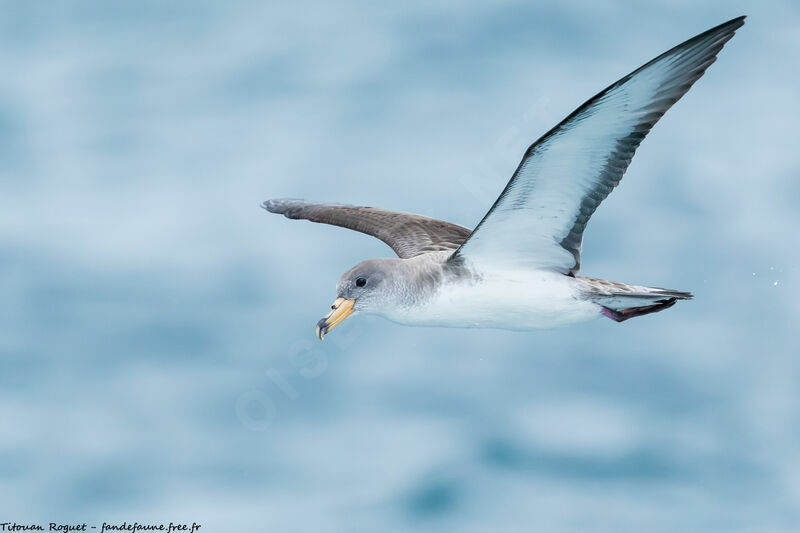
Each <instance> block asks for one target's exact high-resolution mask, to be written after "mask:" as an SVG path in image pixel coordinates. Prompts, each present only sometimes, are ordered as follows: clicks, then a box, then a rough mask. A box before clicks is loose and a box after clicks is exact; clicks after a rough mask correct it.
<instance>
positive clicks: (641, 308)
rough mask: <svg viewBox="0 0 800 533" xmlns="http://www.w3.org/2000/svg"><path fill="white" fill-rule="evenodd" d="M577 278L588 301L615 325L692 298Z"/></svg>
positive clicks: (688, 293)
mask: <svg viewBox="0 0 800 533" xmlns="http://www.w3.org/2000/svg"><path fill="white" fill-rule="evenodd" d="M579 279H580V280H581V281H583V282H584V284H585V288H586V290H587V291H588V293H589V294H588V296H589V299H590V300H592V301H593V302H595V303H597V304H598V305H600V306H602V308H603V309H602V312H603V315H605V316H607V317H608V318H610V319H612V320H615V321H617V322H623V321H625V320H628V319H629V318H634V317H637V316H643V315H649V314H650V313H657V312H659V311H663V310H664V309H669V308H670V307H672V306H673V305H675V302H677V301H678V300H691V299H692V293H690V292H684V291H676V290H672V289H662V288H660V287H644V286H641V285H629V284H627V283H618V282H615V281H606V280H601V279H593V278H579Z"/></svg>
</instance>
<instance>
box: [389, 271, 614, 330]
mask: <svg viewBox="0 0 800 533" xmlns="http://www.w3.org/2000/svg"><path fill="white" fill-rule="evenodd" d="M600 310H601V307H600V306H599V305H597V304H596V303H593V302H590V301H587V300H584V299H582V298H581V295H580V293H579V289H578V284H577V283H576V281H575V279H574V278H571V277H568V276H564V275H563V274H560V273H557V272H551V271H546V270H531V269H525V270H516V271H512V270H507V271H493V272H490V273H484V274H482V276H481V277H480V279H478V280H464V279H459V280H453V281H449V282H445V283H444V284H443V285H442V286H441V287H439V289H438V290H437V291H436V292H435V294H433V295H432V297H431V298H430V299H428V300H427V301H424V302H422V303H420V304H419V305H415V306H412V307H408V308H393V309H387V310H384V311H383V312H381V313H380V314H381V315H383V316H385V317H386V318H388V319H389V320H392V321H394V322H399V323H401V324H409V325H417V326H444V327H461V328H500V329H512V330H528V329H540V328H552V327H556V326H561V325H564V324H570V323H573V322H581V321H584V320H589V319H592V318H595V317H598V316H600Z"/></svg>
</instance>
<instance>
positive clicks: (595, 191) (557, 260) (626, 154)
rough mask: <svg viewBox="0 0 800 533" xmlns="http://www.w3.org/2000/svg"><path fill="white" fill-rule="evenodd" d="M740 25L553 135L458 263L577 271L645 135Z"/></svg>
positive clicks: (642, 71) (645, 75) (595, 101)
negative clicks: (598, 218) (600, 209)
mask: <svg viewBox="0 0 800 533" xmlns="http://www.w3.org/2000/svg"><path fill="white" fill-rule="evenodd" d="M743 24H744V17H739V18H735V19H733V20H731V21H729V22H726V23H724V24H721V25H720V26H717V27H716V28H712V29H710V30H708V31H706V32H705V33H701V34H700V35H698V36H696V37H694V38H692V39H689V40H688V41H686V42H684V43H683V44H680V45H678V46H676V47H675V48H673V49H672V50H669V51H668V52H665V53H664V54H662V55H660V56H658V57H657V58H655V59H653V60H652V61H650V62H649V63H647V64H646V65H644V66H642V67H640V68H638V69H636V70H635V71H633V72H632V73H630V74H628V75H627V76H625V77H624V78H622V79H621V80H619V81H617V82H616V83H614V84H613V85H611V86H610V87H608V88H607V89H605V90H604V91H602V92H600V93H599V94H597V95H596V96H594V97H593V98H591V99H590V100H588V101H587V102H586V103H584V104H583V105H582V106H580V107H579V108H578V109H576V110H575V111H574V112H573V113H572V114H571V115H569V116H568V117H567V118H566V119H564V120H563V121H562V122H561V123H560V124H558V125H557V126H556V127H554V128H553V129H552V130H550V131H549V132H547V133H546V134H545V135H544V136H543V137H542V138H540V139H539V140H538V141H536V142H535V143H534V144H533V145H531V146H530V148H528V150H527V151H526V152H525V156H524V157H523V158H522V162H521V163H520V164H519V166H518V167H517V170H516V172H514V175H513V177H512V178H511V181H509V182H508V185H506V188H505V189H504V190H503V192H502V194H500V197H499V198H498V199H497V201H496V202H495V203H494V205H493V206H492V208H491V209H490V210H489V212H488V213H487V214H486V216H484V218H483V220H481V222H480V224H478V226H477V227H476V228H475V230H474V231H473V233H472V235H471V236H470V237H469V238H468V239H467V241H466V242H465V243H464V244H463V245H462V246H461V247H460V248H459V249H458V250H457V251H456V253H455V254H454V256H453V257H454V258H456V259H457V258H466V259H469V260H470V261H472V262H474V263H476V264H482V265H506V266H524V267H530V268H543V269H550V270H556V271H559V272H562V273H564V274H569V273H572V274H574V273H575V272H577V271H578V269H579V268H580V250H581V242H582V239H583V230H584V228H585V227H586V223H587V222H588V221H589V217H591V216H592V214H593V213H594V211H595V209H597V206H598V205H600V202H602V201H603V200H604V199H605V198H606V197H607V196H608V194H609V193H610V192H611V191H612V190H613V189H614V187H616V186H617V184H618V183H619V181H620V180H621V179H622V175H623V174H624V173H625V170H626V169H627V168H628V165H629V164H630V162H631V158H632V157H633V154H634V152H635V151H636V148H637V147H638V146H639V143H641V142H642V139H644V137H645V135H647V133H648V132H649V131H650V129H651V128H652V127H653V125H654V124H655V123H656V122H658V120H659V119H660V118H661V117H662V115H664V113H665V112H666V111H667V110H668V109H669V108H670V107H672V105H673V104H674V103H675V102H677V101H678V100H679V99H680V98H681V97H682V96H683V95H684V94H686V92H687V91H688V90H689V88H690V87H691V86H692V84H693V83H694V82H695V81H697V80H698V79H699V78H700V76H702V75H703V73H704V72H705V70H706V69H707V68H708V66H709V65H711V63H713V62H714V61H715V60H716V56H717V54H718V53H719V51H720V50H722V47H723V45H724V44H725V42H727V41H728V39H730V38H731V37H733V34H734V32H735V31H736V29H738V28H739V27H741V26H742V25H743Z"/></svg>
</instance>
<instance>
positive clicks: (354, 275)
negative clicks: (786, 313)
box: [262, 17, 745, 339]
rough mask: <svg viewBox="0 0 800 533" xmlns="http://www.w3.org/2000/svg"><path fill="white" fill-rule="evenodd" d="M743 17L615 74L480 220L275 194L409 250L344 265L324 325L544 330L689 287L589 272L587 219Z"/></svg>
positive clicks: (665, 302) (632, 313)
mask: <svg viewBox="0 0 800 533" xmlns="http://www.w3.org/2000/svg"><path fill="white" fill-rule="evenodd" d="M744 18H745V17H738V18H735V19H733V20H730V21H728V22H726V23H724V24H721V25H719V26H717V27H716V28H712V29H710V30H708V31H706V32H704V33H701V34H700V35H697V36H696V37H693V38H692V39H689V40H688V41H686V42H684V43H682V44H680V45H678V46H676V47H675V48H673V49H671V50H669V51H668V52H665V53H663V54H661V55H660V56H658V57H657V58H655V59H653V60H652V61H650V62H649V63H647V64H645V65H643V66H641V67H639V68H638V69H636V70H634V71H633V72H631V73H630V74H628V75H627V76H625V77H623V78H622V79H620V80H619V81H617V82H616V83H613V84H612V85H610V86H609V87H607V88H606V89H604V90H603V91H601V92H600V93H598V94H597V95H595V96H594V97H592V98H591V99H589V100H588V101H587V102H586V103H584V104H583V105H581V106H580V107H579V108H578V109H576V110H575V111H573V112H572V114H570V115H569V116H568V117H567V118H565V119H564V120H563V121H561V123H559V124H558V125H557V126H555V127H554V128H553V129H551V130H550V131H548V132H547V133H545V134H544V135H543V136H542V137H541V138H540V139H539V140H538V141H536V142H535V143H533V144H532V145H531V146H530V147H529V148H528V150H527V151H526V152H525V155H524V156H523V158H522V161H521V162H520V164H519V166H518V167H517V170H516V171H515V172H514V175H513V176H512V177H511V180H510V181H509V182H508V184H507V185H506V188H505V189H504V190H503V192H502V193H501V194H500V197H499V198H498V199H497V201H495V203H494V205H493V206H492V208H491V209H490V210H489V212H488V213H486V216H484V217H483V220H481V221H480V223H479V224H478V225H477V226H476V227H475V229H474V230H472V231H470V230H469V229H467V228H465V227H462V226H458V225H456V224H451V223H449V222H444V221H442V220H436V219H432V218H427V217H423V216H419V215H411V214H406V213H398V212H393V211H385V210H382V209H375V208H372V207H358V206H351V205H341V204H315V203H307V202H304V201H302V200H292V199H283V200H267V201H266V202H264V203H263V204H262V207H264V208H265V209H267V210H268V211H270V212H272V213H280V214H283V215H285V216H286V217H288V218H293V219H306V220H310V221H312V222H321V223H324V224H333V225H335V226H342V227H344V228H348V229H352V230H356V231H359V232H361V233H366V234H367V235H372V236H374V237H377V238H378V239H380V240H382V241H383V242H385V243H386V244H388V245H389V246H390V247H391V248H392V249H393V250H394V251H395V252H396V253H397V255H398V257H399V258H397V259H369V260H367V261H364V262H362V263H359V264H357V265H356V266H354V267H353V268H351V269H350V270H348V271H347V272H345V273H344V275H343V276H342V277H341V279H340V280H339V283H338V285H337V287H336V294H337V298H336V301H334V303H333V305H332V306H331V309H332V310H331V312H330V313H328V315H327V316H325V318H323V319H322V320H320V321H319V322H318V323H317V336H318V337H319V338H320V339H322V338H323V336H324V335H325V334H326V333H327V332H328V331H330V330H332V329H333V328H335V327H336V326H338V325H339V324H340V323H341V322H342V321H343V320H344V319H346V318H347V317H348V316H350V315H351V314H353V313H355V312H364V313H375V314H379V315H382V316H385V317H387V318H389V319H390V320H393V321H395V322H400V323H403V324H411V325H430V326H451V327H467V328H482V327H486V328H504V329H519V330H524V329H534V328H545V327H551V326H557V325H561V324H567V323H570V322H577V321H580V320H585V319H589V318H592V317H596V316H600V315H604V316H606V317H608V318H611V319H613V320H616V321H617V322H622V321H623V320H627V319H629V318H632V317H636V316H642V315H646V314H650V313H655V312H657V311H661V310H663V309H667V308H668V307H671V306H673V305H674V304H675V302H676V301H677V300H687V299H690V298H691V297H692V295H691V294H690V293H688V292H682V291H674V290H669V289H661V288H655V287H644V286H639V285H629V284H627V283H616V282H612V281H605V280H601V279H594V278H587V277H583V276H578V275H577V273H578V269H579V268H580V250H581V242H582V236H583V230H584V228H585V227H586V223H587V222H588V221H589V218H590V217H591V216H592V213H594V211H595V209H597V206H598V205H600V202H602V201H603V200H604V199H605V198H606V196H608V194H609V193H610V192H611V191H612V189H614V187H616V186H617V184H618V183H619V181H620V179H622V175H623V174H624V173H625V170H626V169H627V168H628V165H629V164H630V162H631V158H632V157H633V154H634V152H635V151H636V148H637V147H638V146H639V144H640V143H641V142H642V139H644V137H645V136H646V135H647V133H648V132H649V131H650V129H651V128H652V127H653V125H654V124H655V123H656V122H658V120H659V119H660V118H661V116H662V115H663V114H664V113H666V111H667V110H668V109H669V108H670V107H672V105H673V104H674V103H675V102H677V101H678V100H679V99H680V98H681V97H682V96H683V95H684V94H686V92H687V91H688V90H689V88H690V87H691V86H692V84H693V83H694V82H695V81H697V80H698V79H699V78H700V77H701V76H702V75H703V73H704V72H705V70H706V69H707V68H708V66H709V65H711V63H713V62H714V61H715V60H716V56H717V54H718V53H719V52H720V50H722V47H723V45H724V44H725V43H726V42H727V41H728V40H729V39H730V38H731V37H733V34H734V32H735V31H736V30H737V29H738V28H739V27H741V26H742V25H743V24H744Z"/></svg>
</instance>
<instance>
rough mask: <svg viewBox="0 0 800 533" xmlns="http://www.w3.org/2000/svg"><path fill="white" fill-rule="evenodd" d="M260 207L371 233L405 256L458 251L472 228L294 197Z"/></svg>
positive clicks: (296, 217) (294, 217) (400, 255)
mask: <svg viewBox="0 0 800 533" xmlns="http://www.w3.org/2000/svg"><path fill="white" fill-rule="evenodd" d="M261 207H263V208H264V209H266V210H267V211H269V212H270V213H278V214H281V215H284V216H286V218H292V219H305V220H310V221H311V222H320V223H322V224H331V225H333V226H341V227H343V228H347V229H352V230H355V231H360V232H361V233H366V234H367V235H372V236H373V237H377V238H378V239H380V240H382V241H383V242H385V243H386V244H388V245H389V246H390V247H391V248H392V250H394V251H395V253H397V255H398V256H399V257H401V258H403V259H407V258H409V257H414V256H417V255H420V254H424V253H426V252H437V251H451V250H456V249H457V248H458V247H459V246H461V243H463V242H464V241H465V240H466V239H467V237H469V234H470V233H471V231H470V230H469V229H467V228H464V227H462V226H459V225H457V224H451V223H450V222H445V221H443V220H436V219H434V218H428V217H423V216H420V215H411V214H408V213H398V212H396V211H386V210H383V209H375V208H374V207H361V206H355V205H342V204H314V203H308V202H304V201H303V200H295V199H280V200H267V201H266V202H264V203H263V204H261Z"/></svg>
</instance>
